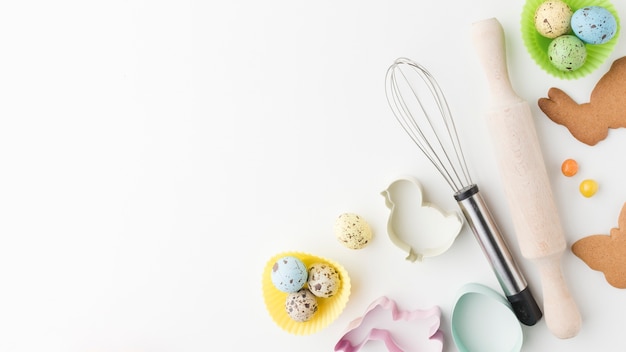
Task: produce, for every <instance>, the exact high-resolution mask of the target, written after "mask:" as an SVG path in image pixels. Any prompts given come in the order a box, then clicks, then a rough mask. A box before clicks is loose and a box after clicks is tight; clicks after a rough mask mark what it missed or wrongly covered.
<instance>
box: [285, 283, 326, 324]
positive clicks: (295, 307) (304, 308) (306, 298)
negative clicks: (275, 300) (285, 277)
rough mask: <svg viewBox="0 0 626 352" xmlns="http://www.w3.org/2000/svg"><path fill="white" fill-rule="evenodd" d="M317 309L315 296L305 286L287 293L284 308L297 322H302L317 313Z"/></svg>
mask: <svg viewBox="0 0 626 352" xmlns="http://www.w3.org/2000/svg"><path fill="white" fill-rule="evenodd" d="M317 309H318V305H317V298H315V295H314V294H312V293H311V291H309V290H307V289H306V288H303V289H301V290H299V291H298V292H292V293H290V294H289V295H287V300H286V301H285V310H286V311H287V314H288V315H289V317H290V318H291V319H293V320H295V321H297V322H300V323H302V322H305V321H309V320H311V318H313V316H314V315H315V313H317Z"/></svg>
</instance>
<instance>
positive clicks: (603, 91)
mask: <svg viewBox="0 0 626 352" xmlns="http://www.w3.org/2000/svg"><path fill="white" fill-rule="evenodd" d="M538 105H539V108H540V109H541V110H542V111H543V112H544V113H545V114H546V115H547V116H548V117H549V118H550V119H551V120H552V121H554V122H556V123H558V124H559V125H563V126H565V127H567V129H568V130H569V131H570V133H571V134H572V135H573V136H574V137H575V138H576V139H578V140H579V141H581V142H583V143H585V144H587V145H590V146H593V145H596V144H597V143H598V142H600V141H601V140H603V139H605V138H606V137H607V136H608V133H609V129H610V128H620V127H626V57H622V58H620V59H617V60H615V61H614V62H613V64H612V65H611V68H610V69H609V71H608V72H607V73H606V74H604V76H602V78H600V80H599V81H598V83H597V84H596V86H595V88H594V89H593V91H592V92H591V98H590V100H589V102H588V103H583V104H578V103H576V102H575V101H574V100H573V99H572V98H571V97H570V96H569V95H567V94H566V93H565V92H564V91H562V90H561V89H558V88H550V90H549V91H548V98H540V99H539V101H538Z"/></svg>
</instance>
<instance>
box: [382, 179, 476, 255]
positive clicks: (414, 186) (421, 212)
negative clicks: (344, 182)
mask: <svg viewBox="0 0 626 352" xmlns="http://www.w3.org/2000/svg"><path fill="white" fill-rule="evenodd" d="M381 194H382V195H383V197H385V205H386V206H387V208H389V210H390V212H389V219H388V221H387V234H388V236H389V239H391V242H392V243H393V244H394V245H395V246H397V247H398V248H400V249H401V250H402V251H404V252H406V253H407V257H406V260H408V261H411V262H415V261H418V262H421V261H422V260H423V259H424V258H425V257H433V256H437V255H440V254H442V253H444V252H445V251H447V250H448V249H449V248H450V247H451V246H452V243H454V240H455V239H456V237H457V236H458V235H459V233H460V232H461V228H462V227H463V223H464V222H463V218H462V217H461V216H460V214H459V213H458V212H451V213H446V212H444V211H442V210H441V209H440V208H439V207H437V206H435V205H433V204H431V203H428V202H425V201H424V199H423V191H422V186H421V184H420V183H419V181H418V180H417V179H416V178H414V177H410V176H407V177H403V178H399V179H397V180H395V181H393V182H392V183H391V184H390V185H389V187H387V189H385V190H384V191H383V192H381Z"/></svg>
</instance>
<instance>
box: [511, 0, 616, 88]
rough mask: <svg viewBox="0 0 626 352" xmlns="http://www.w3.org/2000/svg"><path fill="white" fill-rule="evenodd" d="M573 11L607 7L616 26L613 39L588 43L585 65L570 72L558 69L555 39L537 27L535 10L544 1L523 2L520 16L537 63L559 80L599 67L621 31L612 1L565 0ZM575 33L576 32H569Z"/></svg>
mask: <svg viewBox="0 0 626 352" xmlns="http://www.w3.org/2000/svg"><path fill="white" fill-rule="evenodd" d="M563 1H564V2H565V3H566V4H567V5H569V7H570V8H571V9H572V11H573V12H576V11H577V10H579V9H581V8H585V7H589V6H600V7H603V8H605V9H606V10H608V11H609V12H610V13H611V14H612V15H613V17H615V21H616V23H617V29H616V31H615V35H614V36H613V38H612V39H611V40H609V41H607V42H606V43H603V44H589V43H587V44H585V48H586V50H587V56H586V59H585V62H584V64H583V65H582V66H581V67H579V68H577V69H575V70H571V71H567V70H566V71H564V70H561V69H559V68H557V67H556V66H555V65H553V63H552V62H551V61H550V57H549V55H548V47H549V46H550V43H552V41H553V39H552V38H547V37H544V36H543V35H541V34H540V33H539V32H538V31H537V28H536V27H535V11H536V10H537V8H539V6H541V4H543V3H544V2H545V0H527V1H526V3H525V4H524V7H523V10H522V16H521V34H522V40H523V43H524V46H525V47H526V50H527V51H528V53H529V55H530V57H531V58H532V59H533V60H534V61H535V63H536V64H537V65H538V66H539V67H540V68H541V69H543V70H544V71H545V72H547V73H548V74H550V75H552V76H554V77H557V78H560V79H567V80H572V79H578V78H582V77H585V76H587V75H589V74H590V73H592V72H593V71H595V70H596V69H598V68H599V67H600V66H601V65H602V64H603V63H604V62H605V61H606V60H607V59H608V58H609V56H610V55H611V53H612V52H613V49H614V48H615V45H616V44H617V41H618V38H619V33H620V29H621V28H620V20H619V17H618V15H617V10H616V9H615V7H614V6H613V4H612V3H611V1H609V0H563ZM570 34H573V32H570Z"/></svg>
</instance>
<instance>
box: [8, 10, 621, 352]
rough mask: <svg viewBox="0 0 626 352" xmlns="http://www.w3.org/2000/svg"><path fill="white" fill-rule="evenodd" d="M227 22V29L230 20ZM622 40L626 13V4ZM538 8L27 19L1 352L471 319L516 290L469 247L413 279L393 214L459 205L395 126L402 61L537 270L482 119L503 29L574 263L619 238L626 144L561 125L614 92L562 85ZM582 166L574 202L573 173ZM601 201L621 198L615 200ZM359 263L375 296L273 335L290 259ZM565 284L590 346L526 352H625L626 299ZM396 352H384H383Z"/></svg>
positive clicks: (593, 280)
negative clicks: (480, 291)
mask: <svg viewBox="0 0 626 352" xmlns="http://www.w3.org/2000/svg"><path fill="white" fill-rule="evenodd" d="M217 4H219V5H217ZM614 4H615V6H616V8H617V9H618V11H619V13H620V15H621V17H622V18H625V16H626V3H624V2H620V1H615V2H614ZM522 6H523V1H520V0H516V1H506V2H505V1H496V0H488V1H487V0H485V1H480V2H468V1H456V2H441V1H439V2H437V1H432V2H424V1H384V2H383V1H377V2H375V1H365V2H363V1H343V2H338V1H321V2H315V3H303V2H294V1H269V2H260V1H245V2H201V1H195V2H192V1H184V2H183V1H176V2H174V1H170V2H164V1H159V2H155V1H109V2H106V3H101V4H100V3H99V4H96V3H86V2H81V1H73V2H72V1H59V2H45V1H21V2H6V3H5V4H3V5H1V6H0V33H2V35H0V46H1V47H2V55H0V63H1V65H0V102H1V104H0V116H1V117H2V118H1V119H0V121H1V122H0V164H1V165H2V172H1V173H0V185H1V186H0V187H1V188H0V214H1V215H0V233H1V234H2V241H1V245H0V268H1V269H0V282H1V283H2V288H1V290H0V351H7V352H9V351H10V352H14V351H15V352H22V351H50V352H56V351H65V352H68V351H69V352H73V351H207V350H216V349H218V348H217V346H225V345H229V346H235V347H231V349H232V350H244V349H245V348H243V347H237V346H239V345H240V344H242V343H244V342H245V343H246V344H252V345H254V346H261V347H263V348H265V349H268V348H269V349H272V350H275V351H291V350H294V349H296V348H297V350H298V351H316V352H317V351H331V350H332V349H333V346H334V344H335V342H336V340H337V339H338V338H339V337H340V336H341V334H342V333H343V330H344V328H345V327H346V325H347V324H348V322H349V321H351V320H352V319H354V318H355V317H357V316H359V315H360V314H361V313H362V312H363V311H364V310H365V308H366V307H367V305H368V304H369V303H370V302H371V301H373V300H374V299H376V298H378V297H379V296H381V295H387V296H389V297H390V298H393V299H395V300H397V301H398V303H399V305H400V307H406V309H415V308H419V307H429V306H431V305H439V306H440V307H441V309H442V311H443V320H442V329H443V331H444V334H445V336H446V347H445V351H448V352H450V351H455V350H456V348H455V346H454V344H453V342H452V339H451V335H450V327H449V317H450V316H449V315H450V312H451V309H452V307H453V305H454V300H455V297H456V291H457V290H458V289H460V288H461V286H462V285H463V284H465V283H468V282H479V283H483V284H486V285H489V286H491V287H493V288H495V289H497V288H498V286H497V283H496V281H495V278H494V276H493V274H492V273H491V269H490V268H489V266H488V265H487V263H486V260H485V259H484V257H483V255H482V253H481V252H480V249H479V247H478V245H477V243H476V242H475V240H474V238H473V236H472V234H471V232H470V231H469V230H468V229H467V228H466V229H464V231H463V232H462V233H461V235H460V236H459V238H458V239H457V241H456V242H455V244H454V245H453V246H452V248H451V249H450V250H449V251H448V252H446V253H445V254H444V255H442V256H438V257H434V258H428V260H427V261H425V262H424V263H420V264H417V263H409V262H406V261H405V260H404V256H403V254H402V253H401V252H400V251H399V250H398V249H397V248H396V247H394V246H393V245H392V244H391V243H390V242H389V240H388V238H387V237H386V235H385V233H384V231H385V226H386V221H387V215H388V210H387V209H386V207H385V205H384V200H383V198H382V197H381V195H380V192H381V191H382V190H383V189H384V188H385V187H386V186H387V185H388V184H389V182H390V181H392V180H394V179H395V178H396V177H398V176H402V175H413V176H416V177H418V178H419V179H420V181H421V183H422V184H423V185H424V187H425V188H426V190H425V197H426V199H427V200H428V201H431V202H433V203H436V204H438V205H439V206H441V207H443V208H444V209H455V207H456V204H455V202H454V200H453V199H452V194H451V193H450V191H449V190H448V188H447V186H446V185H445V183H444V182H443V180H442V179H441V178H440V177H439V175H438V174H437V173H436V172H435V171H434V170H433V169H432V168H431V166H430V165H429V164H427V162H426V161H425V159H424V158H423V157H422V155H421V154H420V152H419V150H418V149H417V148H416V147H415V146H414V145H412V144H411V143H410V142H409V140H408V139H407V137H406V136H405V135H404V132H403V131H401V130H400V128H399V126H398V125H397V124H396V122H395V121H394V120H393V117H392V116H391V113H390V110H389V108H388V107H387V105H386V101H385V98H384V73H385V70H386V68H387V67H388V66H389V65H390V64H391V63H392V61H393V60H394V59H395V58H396V57H398V56H407V57H410V58H413V59H415V60H417V61H419V62H421V63H422V64H424V65H425V66H427V67H428V68H429V69H430V71H431V72H432V73H433V74H434V75H435V77H436V78H437V80H438V81H439V84H440V85H441V86H442V88H443V90H444V91H445V93H446V96H447V99H448V101H449V103H450V104H451V109H452V111H453V114H454V115H455V119H456V121H457V124H458V125H459V128H460V135H461V136H460V137H461V139H462V142H463V146H464V150H465V152H466V157H467V158H468V163H469V164H470V167H471V173H472V175H473V178H474V181H475V182H476V183H478V184H479V186H481V190H482V193H483V197H484V198H485V199H486V201H487V202H488V204H489V206H490V208H491V210H492V212H493V214H494V217H495V218H496V219H497V220H498V223H499V225H500V227H501V229H502V230H503V232H505V233H506V236H507V239H508V241H509V245H510V247H511V250H512V252H513V253H514V256H516V258H517V259H518V263H519V264H520V266H521V267H522V269H523V271H524V272H525V274H526V276H527V279H528V281H529V283H530V285H531V288H532V290H533V291H534V292H535V294H536V297H537V298H538V300H539V301H541V291H540V287H541V283H540V282H539V278H538V276H537V272H536V270H535V268H534V267H533V266H532V264H531V263H530V262H529V261H527V260H525V259H523V258H522V257H521V256H520V253H519V250H518V247H517V243H516V242H515V241H516V240H515V237H514V234H513V233H512V224H511V222H510V221H509V218H508V213H507V212H508V210H507V208H506V202H505V199H504V195H503V193H502V187H501V183H500V181H499V175H498V174H497V172H496V170H497V167H496V165H495V164H494V157H493V151H492V150H491V149H490V144H489V136H488V135H487V132H486V128H485V125H484V121H483V117H482V112H483V108H484V106H485V104H486V100H487V98H488V97H487V88H486V84H485V80H484V77H483V73H482V70H481V69H480V68H479V66H478V64H477V61H476V58H475V55H474V52H473V49H472V47H471V44H470V40H469V38H468V35H469V34H468V26H469V25H470V24H471V23H472V22H475V21H478V20H482V19H485V18H489V17H496V18H498V19H499V20H500V21H501V23H502V24H503V27H504V30H505V34H506V37H507V49H508V53H507V54H508V56H509V69H510V73H511V81H512V84H513V86H514V88H515V89H516V90H517V92H518V93H519V94H520V96H522V97H523V98H525V99H527V100H528V101H529V102H531V106H532V107H533V109H534V112H535V116H536V124H537V129H538V133H539V135H540V138H541V141H542V147H543V152H544V157H545V159H546V164H547V167H548V172H549V174H550V177H551V183H552V186H553V191H554V194H555V196H556V198H557V203H558V206H559V210H560V214H561V216H562V221H563V225H564V228H565V232H566V235H567V240H568V245H571V243H573V242H574V241H575V240H577V239H579V238H582V237H585V236H588V235H591V234H595V233H608V231H609V230H610V228H611V227H614V226H616V225H617V216H618V214H619V212H620V209H621V206H622V204H623V203H624V201H625V200H626V184H625V183H624V182H623V174H624V171H625V170H626V168H625V167H624V166H623V163H622V160H623V156H622V154H623V150H625V148H626V131H624V130H618V131H611V133H610V134H609V138H608V139H607V140H605V141H603V142H601V143H600V144H598V145H597V146H595V147H588V146H586V145H584V144H581V143H580V142H578V141H576V140H575V139H574V138H573V137H572V136H571V135H569V133H568V132H567V131H566V129H565V128H564V127H562V126H557V125H555V124H554V123H552V122H551V121H550V120H549V119H547V118H546V117H545V116H544V115H542V114H541V113H540V111H539V110H538V108H537V106H536V99H538V98H539V97H541V96H545V94H546V93H547V90H548V89H549V88H550V87H552V86H556V87H560V88H563V89H566V90H567V91H568V92H570V94H571V95H572V96H573V97H574V98H575V99H576V100H578V101H580V102H583V101H586V100H587V99H588V96H589V93H590V92H591V90H592V88H593V86H594V85H595V83H596V82H597V80H598V79H599V77H600V76H601V75H602V74H603V73H604V72H606V70H607V69H608V66H609V65H610V62H612V61H613V60H614V59H616V58H618V57H620V56H622V55H624V53H625V52H626V50H625V49H626V47H625V45H624V44H623V38H621V40H620V42H619V43H618V45H617V47H616V50H615V52H614V53H613V55H612V56H611V58H610V59H609V60H608V61H607V62H606V63H605V65H604V66H603V67H601V68H600V69H599V70H598V71H596V72H595V73H594V74H593V75H590V76H588V77H585V78H584V79H580V80H577V81H560V80H557V79H554V78H552V77H550V76H548V75H547V74H545V73H544V72H543V71H541V70H540V69H539V68H538V67H537V66H536V65H535V64H534V63H533V62H532V61H531V59H530V58H529V56H528V55H527V54H526V51H525V50H524V47H523V45H522V42H521V37H520V35H519V32H518V29H519V15H520V13H521V9H522ZM569 157H573V158H575V159H577V160H578V162H579V163H580V165H581V169H580V172H579V174H578V175H577V176H575V177H573V178H565V177H564V176H562V175H561V174H560V165H561V162H562V161H563V160H564V159H566V158H569ZM583 178H594V179H596V180H597V181H598V182H599V184H600V190H599V192H598V193H597V194H596V195H595V196H594V197H592V198H589V199H587V198H583V197H582V196H581V195H580V194H579V193H578V183H579V182H580V181H581V180H582V179H583ZM346 211H350V212H356V213H358V214H360V215H362V216H363V217H365V218H366V219H367V220H368V222H369V223H370V225H371V226H372V227H373V230H374V232H375V237H374V240H373V242H372V243H371V244H370V246H368V247H367V248H365V249H363V250H360V251H352V250H348V249H346V248H343V247H341V246H340V245H339V244H338V243H337V242H336V241H335V239H334V237H333V233H332V225H333V223H334V219H335V217H336V216H338V215H339V214H340V213H342V212H346ZM286 250H303V251H307V252H310V253H313V254H316V255H320V256H325V257H329V258H333V259H335V260H337V261H340V262H341V263H342V264H343V265H344V266H345V267H346V269H347V270H348V271H349V272H350V274H351V278H352V282H353V292H352V296H351V299H350V301H349V303H348V306H347V307H346V309H345V311H344V312H343V314H342V315H341V316H340V317H339V319H337V320H336V321H335V322H334V323H333V324H332V325H330V326H329V327H328V328H327V329H325V330H323V331H322V332H320V333H318V334H315V335H312V336H306V337H300V336H292V335H289V334H287V333H285V332H283V331H282V330H280V329H279V328H278V327H277V326H276V325H274V323H273V322H272V321H271V319H270V317H269V315H268V314H266V312H265V308H264V306H263V301H262V299H261V292H260V273H261V271H262V269H263V266H264V264H265V261H266V260H267V259H268V258H270V257H271V256H272V255H274V254H275V253H277V252H281V251H286ZM563 265H564V275H565V276H566V279H567V280H568V283H569V286H570V289H571V291H572V294H573V296H574V298H575V299H576V300H577V302H578V303H579V307H580V310H581V314H582V317H583V326H582V330H581V332H580V333H579V334H578V336H576V337H575V338H572V339H568V340H560V339H557V338H555V337H553V336H552V335H551V334H550V333H549V331H548V330H547V328H546V326H545V322H544V321H541V322H540V323H539V324H537V325H536V326H533V327H524V329H523V330H524V334H525V336H524V347H523V350H524V351H553V350H562V351H565V350H567V351H588V350H612V351H615V350H624V349H625V348H626V341H624V340H623V326H624V325H625V324H626V306H625V305H624V304H623V295H624V292H623V290H619V289H616V288H613V287H612V286H610V285H609V284H608V283H607V282H606V281H605V280H604V277H603V276H602V274H600V273H598V272H594V271H592V270H591V269H589V268H588V267H587V266H586V265H585V264H584V263H583V262H582V261H581V260H579V259H578V258H576V257H575V256H574V255H573V254H572V253H571V252H569V251H568V252H567V253H566V255H565V257H564V259H563ZM380 347H381V346H378V345H376V344H372V345H370V346H369V348H368V350H371V351H373V350H376V349H377V348H378V350H382V349H381V348H380Z"/></svg>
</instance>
